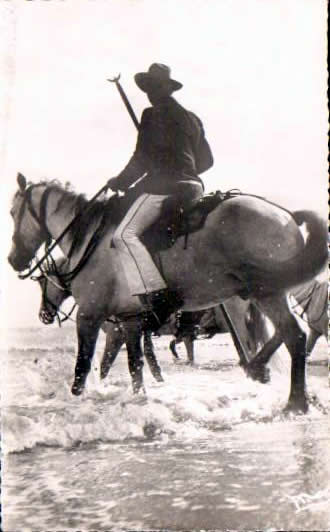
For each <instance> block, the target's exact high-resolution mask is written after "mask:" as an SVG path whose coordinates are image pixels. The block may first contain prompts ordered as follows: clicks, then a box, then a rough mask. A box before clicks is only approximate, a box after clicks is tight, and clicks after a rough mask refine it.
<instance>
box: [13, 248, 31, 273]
mask: <svg viewBox="0 0 330 532" xmlns="http://www.w3.org/2000/svg"><path fill="white" fill-rule="evenodd" d="M8 262H9V264H10V266H11V267H12V268H13V269H14V270H15V272H22V271H24V270H26V268H28V267H29V265H30V262H31V259H30V257H27V256H24V255H22V254H20V255H18V254H17V253H15V252H10V253H9V255H8Z"/></svg>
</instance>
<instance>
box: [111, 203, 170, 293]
mask: <svg viewBox="0 0 330 532" xmlns="http://www.w3.org/2000/svg"><path fill="white" fill-rule="evenodd" d="M167 198H168V196H166V195H156V194H146V193H144V194H142V195H141V196H139V197H138V198H137V199H136V200H135V202H134V203H133V205H132V206H131V208H130V209H129V210H128V212H127V214H126V215H125V217H124V219H123V220H122V222H121V223H120V224H119V226H118V227H117V229H116V231H115V233H114V235H113V244H114V246H115V248H116V249H117V250H118V252H119V256H120V260H121V264H122V267H123V271H124V274H125V277H126V280H127V283H128V287H129V290H130V293H131V295H138V294H146V293H149V292H153V291H155V290H162V289H163V288H166V283H165V281H164V279H163V277H162V276H161V274H160V273H159V271H158V269H157V267H156V265H155V263H154V261H153V260H152V258H151V256H150V253H149V252H148V250H147V249H146V247H145V246H144V244H143V243H142V242H141V240H140V237H141V235H142V234H143V233H144V232H145V231H146V230H147V229H148V227H150V226H151V225H152V224H153V223H154V222H156V221H157V220H158V219H159V216H160V213H161V210H162V205H163V203H164V201H165V200H166V199H167Z"/></svg>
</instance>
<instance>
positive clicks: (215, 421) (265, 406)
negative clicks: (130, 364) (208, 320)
mask: <svg viewBox="0 0 330 532" xmlns="http://www.w3.org/2000/svg"><path fill="white" fill-rule="evenodd" d="M168 342H169V338H166V337H164V338H156V339H155V346H156V352H157V356H158V359H159V362H160V365H161V367H162V370H163V376H164V378H165V383H164V384H159V383H155V382H154V380H153V377H152V376H151V374H150V371H149V369H148V367H147V365H146V367H145V371H144V374H145V383H146V389H147V396H133V395H132V392H131V385H130V377H129V374H128V370H127V360H126V352H125V351H122V352H121V353H120V354H119V355H118V359H117V360H116V362H115V364H114V366H113V368H112V370H111V373H110V374H109V376H108V377H107V379H106V380H105V381H103V382H100V381H99V378H98V370H99V360H100V357H101V354H102V349H103V345H104V337H103V336H102V337H101V338H100V341H99V343H98V347H97V353H96V356H95V360H94V364H93V369H92V371H91V374H90V376H89V378H88V385H87V390H86V392H85V393H84V394H83V396H81V397H79V398H76V397H73V396H71V394H70V385H71V381H72V376H73V368H74V362H75V335H74V330H73V329H72V327H63V328H62V329H58V328H56V327H50V328H47V327H40V328H37V329H25V330H20V331H11V332H10V333H9V336H8V339H7V344H8V345H9V351H8V352H7V353H5V352H4V350H2V356H3V363H2V366H3V384H2V388H3V394H2V425H3V442H2V444H3V456H2V460H3V478H2V488H3V495H2V504H3V514H2V519H3V530H4V532H30V531H31V532H37V531H40V532H46V531H65V532H66V531H70V532H71V531H78V530H79V531H81V532H87V531H88V532H92V531H95V532H96V531H97V532H105V531H107V530H111V531H119V530H155V529H167V530H228V529H229V530H329V529H330V504H329V500H330V419H329V408H330V397H329V396H330V388H329V379H328V369H327V366H326V359H327V346H326V343H325V341H323V340H320V341H319V344H318V345H317V347H316V348H315V351H314V353H313V355H312V357H311V360H310V364H309V366H308V384H309V388H308V389H309V392H310V393H311V394H312V395H316V396H317V399H318V400H317V401H315V402H314V404H312V405H311V408H310V411H309V413H308V414H307V415H306V416H292V417H291V418H289V419H285V418H284V417H283V416H282V409H283V407H284V406H285V404H286V400H287V397H288V392H289V376H288V356H287V353H286V351H285V349H284V350H281V352H280V355H281V356H279V355H276V356H275V358H274V361H273V362H272V363H271V371H272V382H271V383H270V384H267V385H262V384H259V383H256V382H253V381H251V380H250V379H247V378H246V377H245V375H244V373H243V371H242V370H241V369H240V368H239V366H238V363H237V356H236V354H235V351H234V348H233V346H232V343H231V340H230V337H229V336H228V335H217V336H216V337H214V338H213V339H212V340H200V341H197V342H196V349H195V350H196V367H194V368H191V367H188V366H186V365H185V356H184V350H183V348H182V349H180V348H179V349H180V356H181V360H180V362H179V363H178V364H174V363H173V361H172V358H171V356H170V354H169V351H168V349H167V346H168Z"/></svg>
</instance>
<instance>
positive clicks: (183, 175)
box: [118, 97, 213, 194]
mask: <svg viewBox="0 0 330 532" xmlns="http://www.w3.org/2000/svg"><path fill="white" fill-rule="evenodd" d="M212 164H213V157H212V153H211V150H210V147H209V144H208V142H207V141H206V139H205V134H204V129H203V125H202V122H201V121H200V119H199V118H198V117H197V116H196V115H194V114H193V113H192V112H191V111H187V110H186V109H184V108H183V107H182V106H181V105H180V104H179V103H178V102H176V101H175V100H174V99H173V98H172V97H168V98H165V99H163V100H162V101H161V103H159V104H157V105H156V106H153V107H149V108H147V109H145V110H144V111H143V113H142V117H141V124H140V129H139V134H138V139H137V144H136V149H135V152H134V154H133V156H132V157H131V159H130V161H129V163H128V164H127V166H126V167H125V168H124V170H123V171H122V172H121V173H120V174H119V176H118V183H120V185H121V187H122V189H126V188H127V187H129V186H130V185H132V184H133V183H135V181H137V180H138V179H139V178H141V177H142V176H143V175H145V174H147V176H146V177H145V179H144V180H143V182H144V190H145V191H146V192H151V193H155V194H166V193H168V194H170V193H175V189H176V185H177V183H178V182H182V181H197V182H199V183H201V179H200V178H199V177H198V174H199V173H202V172H204V171H205V170H207V169H208V168H210V167H211V166H212Z"/></svg>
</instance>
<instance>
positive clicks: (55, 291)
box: [36, 259, 71, 325]
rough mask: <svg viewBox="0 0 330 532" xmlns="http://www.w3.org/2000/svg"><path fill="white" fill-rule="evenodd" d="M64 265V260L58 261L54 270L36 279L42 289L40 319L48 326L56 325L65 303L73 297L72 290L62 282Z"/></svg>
mask: <svg viewBox="0 0 330 532" xmlns="http://www.w3.org/2000/svg"><path fill="white" fill-rule="evenodd" d="M63 263H64V259H60V260H58V261H56V265H55V268H54V269H52V270H48V271H45V272H44V273H42V274H41V275H40V276H38V277H37V278H36V280H37V281H38V283H39V286H40V289H41V303H40V308H39V319H40V321H41V322H42V323H44V324H46V325H49V324H51V323H54V320H55V318H56V316H57V315H58V311H59V308H60V306H61V305H62V303H63V301H64V300H65V299H67V298H68V297H69V296H70V295H71V292H70V290H68V288H67V287H65V286H64V285H63V283H62V281H61V276H60V271H61V266H62V264H63Z"/></svg>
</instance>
